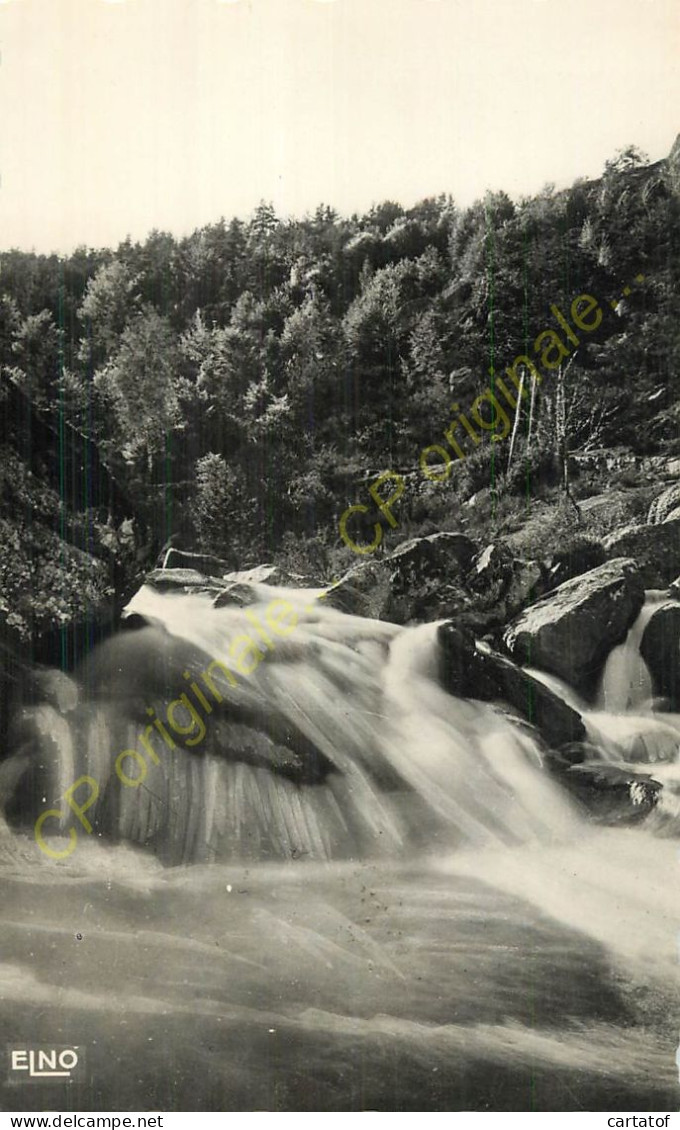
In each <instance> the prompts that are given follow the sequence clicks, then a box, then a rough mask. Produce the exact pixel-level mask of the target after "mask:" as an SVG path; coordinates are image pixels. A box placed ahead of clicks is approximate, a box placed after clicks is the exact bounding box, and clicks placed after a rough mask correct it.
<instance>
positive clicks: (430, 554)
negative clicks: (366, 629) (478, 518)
mask: <svg viewBox="0 0 680 1130" xmlns="http://www.w3.org/2000/svg"><path fill="white" fill-rule="evenodd" d="M475 549H476V547H475V544H474V542H472V541H471V540H470V538H468V537H466V536H465V535H464V534H457V533H439V534H430V535H429V536H428V537H424V538H414V539H413V540H411V541H407V542H405V543H404V544H403V545H400V546H399V548H398V549H397V550H395V552H394V553H392V554H390V555H389V557H384V558H382V559H380V560H371V561H363V562H361V563H360V564H359V565H355V566H354V567H353V568H352V569H350V570H349V571H348V572H347V573H346V574H345V576H344V577H342V579H341V580H340V581H338V582H337V584H335V585H332V586H331V588H330V589H329V590H328V594H327V596H326V603H327V604H328V605H329V606H330V607H331V608H337V609H339V610H340V611H342V612H350V613H353V614H354V615H357V616H369V617H373V618H374V619H377V620H391V621H392V622H393V623H395V624H408V623H412V622H416V621H418V620H428V619H429V620H436V619H439V618H441V617H442V616H446V615H450V614H451V613H452V612H453V611H458V612H469V611H473V610H474V608H475V601H474V599H473V598H472V597H471V596H470V595H469V594H468V593H467V592H466V591H465V587H464V578H465V575H466V572H467V570H468V568H469V565H470V562H471V560H472V557H473V555H474V553H475Z"/></svg>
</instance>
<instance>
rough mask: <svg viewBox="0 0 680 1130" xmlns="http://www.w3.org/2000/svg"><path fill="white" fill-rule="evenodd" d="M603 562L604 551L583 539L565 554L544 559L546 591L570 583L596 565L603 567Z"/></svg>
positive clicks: (594, 543) (597, 543)
mask: <svg viewBox="0 0 680 1130" xmlns="http://www.w3.org/2000/svg"><path fill="white" fill-rule="evenodd" d="M605 560H606V556H605V551H604V548H603V546H602V545H601V544H600V543H599V542H592V541H586V540H585V539H584V540H583V541H579V542H576V543H575V545H573V546H572V547H571V549H569V550H567V551H566V552H564V553H554V554H552V555H551V556H550V557H548V558H546V561H545V565H546V568H547V570H548V576H547V579H546V586H547V589H555V588H558V587H559V585H563V584H564V582H565V581H570V580H571V579H572V578H573V577H580V576H582V575H583V573H588V572H590V570H591V569H596V568H597V566H598V565H603V564H604V562H605ZM547 589H546V591H547Z"/></svg>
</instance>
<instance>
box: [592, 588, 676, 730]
mask: <svg viewBox="0 0 680 1130" xmlns="http://www.w3.org/2000/svg"><path fill="white" fill-rule="evenodd" d="M667 599H668V594H667V593H664V592H657V591H656V590H650V591H649V592H647V594H646V598H645V603H644V605H643V607H642V609H641V610H640V613H639V615H638V617H637V620H636V621H635V623H634V624H633V625H632V626H631V628H630V629H629V631H628V635H627V636H626V639H625V640H624V642H623V643H621V644H619V645H618V646H617V647H615V648H613V649H612V651H611V652H610V653H609V656H608V658H607V662H606V664H605V667H604V670H603V672H602V677H601V679H600V685H599V688H598V692H597V699H596V701H597V708H598V710H606V711H607V712H609V713H611V714H623V713H625V712H626V711H633V710H634V709H635V708H636V707H640V706H644V705H645V704H647V703H649V701H650V699H651V698H652V680H651V676H650V674H649V671H648V669H647V664H646V663H645V661H644V659H643V658H642V656H641V655H640V643H641V642H642V637H643V635H644V632H645V628H646V627H647V624H648V623H649V621H650V619H651V617H652V615H653V613H654V610H655V608H656V606H657V605H658V604H660V603H661V602H662V601H663V600H667Z"/></svg>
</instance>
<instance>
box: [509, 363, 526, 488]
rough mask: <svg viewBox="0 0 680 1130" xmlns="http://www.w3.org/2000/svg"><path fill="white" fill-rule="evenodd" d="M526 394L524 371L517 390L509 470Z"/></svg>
mask: <svg viewBox="0 0 680 1130" xmlns="http://www.w3.org/2000/svg"><path fill="white" fill-rule="evenodd" d="M523 395H524V372H522V375H521V376H520V378H519V389H518V390H517V406H516V408H515V419H514V422H513V425H512V435H511V436H510V450H509V452H508V472H509V471H510V468H511V467H512V456H513V453H514V450H515V440H516V438H517V429H518V427H519V417H520V413H521V408H522V396H523Z"/></svg>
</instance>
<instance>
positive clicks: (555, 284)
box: [0, 142, 680, 628]
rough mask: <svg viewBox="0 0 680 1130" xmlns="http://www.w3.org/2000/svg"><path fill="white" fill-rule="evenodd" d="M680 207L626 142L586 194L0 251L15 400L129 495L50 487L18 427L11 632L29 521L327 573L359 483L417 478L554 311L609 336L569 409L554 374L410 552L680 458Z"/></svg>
mask: <svg viewBox="0 0 680 1130" xmlns="http://www.w3.org/2000/svg"><path fill="white" fill-rule="evenodd" d="M679 194H680V145H679V144H678V143H677V142H676V145H675V147H674V149H673V152H672V154H671V155H670V157H669V159H668V160H667V161H662V162H658V163H656V164H653V165H650V164H647V163H646V160H645V158H644V156H643V155H642V154H640V153H639V152H637V151H636V150H635V149H633V148H631V149H629V150H626V151H625V152H622V153H619V154H618V155H616V156H615V157H614V158H613V159H612V160H611V161H610V162H608V163H607V165H606V167H605V169H604V172H603V175H602V177H601V179H600V180H598V181H595V182H585V181H580V182H576V183H575V184H574V185H573V186H572V187H571V188H569V189H567V190H565V191H559V192H558V191H555V190H554V189H553V188H552V187H550V186H547V187H546V188H545V189H544V190H543V191H542V192H540V193H539V194H538V195H536V196H534V197H531V198H527V199H522V200H520V201H518V202H513V201H512V200H511V199H510V198H509V197H508V196H506V195H505V194H503V193H493V194H489V195H488V196H487V197H486V198H485V199H484V200H480V201H478V202H477V203H475V204H473V205H472V206H471V207H469V208H465V209H460V208H458V207H457V206H456V204H455V202H454V201H453V200H452V199H450V198H449V197H445V196H441V197H437V198H433V199H429V200H424V201H422V202H421V203H419V204H417V205H416V206H415V207H413V208H409V209H404V208H402V207H401V206H400V205H399V204H397V203H391V202H389V201H388V202H385V203H383V204H380V205H379V206H376V207H373V208H372V209H371V210H370V211H369V212H368V213H367V214H366V215H363V216H356V215H355V216H352V217H351V218H349V219H347V218H343V217H341V216H339V215H337V214H336V213H335V212H334V211H333V210H332V209H331V208H329V207H325V206H321V207H319V208H318V209H317V211H316V212H315V214H314V215H312V216H307V217H305V218H303V219H281V218H279V217H277V216H276V214H275V213H274V211H273V209H272V208H271V207H270V206H268V205H267V204H265V203H262V204H261V205H260V206H259V207H258V208H257V209H256V211H255V213H254V215H253V216H252V217H251V218H250V219H249V220H241V219H232V220H230V221H227V220H220V221H218V222H217V223H214V224H212V225H209V226H207V227H205V228H202V229H201V230H199V231H195V232H194V233H193V234H191V235H189V236H187V237H186V238H183V239H177V238H174V237H173V236H172V235H169V234H167V233H164V232H159V231H154V232H152V233H151V234H150V235H149V236H148V238H147V239H146V241H145V242H144V243H132V242H130V241H129V240H128V241H126V242H124V243H122V244H121V245H120V246H119V247H118V248H117V249H115V250H93V249H88V248H79V249H78V250H77V251H75V252H74V253H73V254H72V255H70V256H68V257H65V258H60V257H57V256H55V255H52V256H43V255H37V254H31V253H26V252H24V251H17V250H4V251H3V253H2V254H1V255H0V364H1V366H2V385H3V396H4V397H5V399H6V398H7V396H8V390H10V389H11V390H12V395H15V393H18V394H23V396H24V397H25V400H26V404H30V405H31V412H32V413H34V414H37V417H39V418H40V419H41V420H44V421H45V422H47V423H48V424H49V425H51V427H52V428H53V429H54V432H55V434H56V435H57V436H59V437H61V444H62V457H63V458H66V459H67V460H68V458H70V456H69V454H68V453H69V451H71V448H72V441H73V437H74V435H75V432H78V433H81V434H82V435H83V436H85V437H87V439H88V440H90V441H92V444H93V445H94V448H93V449H94V450H96V451H97V452H98V459H99V461H100V463H101V468H102V469H103V470H100V471H97V475H99V476H101V474H102V473H104V471H108V472H109V473H110V475H111V476H112V478H113V480H114V481H115V482H116V483H117V484H118V486H119V488H120V490H121V492H122V496H123V497H126V498H127V500H129V505H128V506H127V510H126V509H125V506H123V508H122V510H121V509H120V507H118V512H117V513H114V510H115V508H112V506H111V504H110V502H109V503H103V502H102V501H101V500H99V501H97V500H96V499H93V498H92V497H91V480H92V474H93V471H92V462H91V458H89V459H84V461H83V462H82V465H81V471H82V481H80V480H79V478H78V474H77V473H75V474H72V475H71V476H70V478H69V480H68V485H65V483H66V480H65V479H64V476H63V473H60V472H59V471H58V470H56V471H54V473H52V474H51V475H50V474H48V473H47V471H46V472H45V474H44V475H42V476H41V472H40V468H39V467H36V465H35V453H34V458H33V463H32V464H31V463H30V461H29V460H28V455H27V453H28V451H29V449H30V447H31V438H32V437H31V426H30V421H29V416H28V415H27V416H26V417H25V419H24V424H23V425H22V418H21V413H19V417H20V418H19V419H18V420H16V419H15V422H14V423H13V424H12V427H11V429H10V430H11V434H9V435H6V436H5V444H6V447H7V450H6V452H5V459H4V461H3V479H4V486H3V511H2V515H1V519H2V522H3V527H4V533H5V536H4V539H3V540H4V545H3V551H2V561H1V562H0V564H1V565H2V570H3V578H4V582H5V583H4V591H5V604H6V607H5V612H6V613H10V614H12V613H13V614H14V617H15V621H16V624H17V627H19V628H21V627H22V624H21V617H22V610H21V608H20V607H19V604H20V600H19V597H20V594H21V590H22V586H23V587H24V588H25V584H26V578H25V577H23V574H22V568H23V567H20V565H19V564H17V563H18V562H19V561H20V559H21V557H22V554H23V553H25V550H23V551H22V549H21V548H20V545H19V542H20V540H21V538H20V536H19V535H21V534H22V531H23V534H24V535H25V536H28V531H29V529H32V530H33V533H32V535H31V536H32V537H33V538H34V540H35V536H36V535H35V523H36V522H38V523H40V522H42V523H43V527H42V528H44V529H45V530H46V531H48V530H51V531H52V533H53V535H54V536H55V537H56V538H58V539H61V544H62V545H63V543H64V541H65V542H67V543H68V544H69V545H70V546H71V547H75V548H76V550H79V551H82V552H83V553H94V555H95V557H99V558H102V559H103V558H104V557H105V556H106V553H107V552H108V553H109V554H110V555H112V556H113V558H114V559H115V560H117V561H118V562H119V563H120V561H121V560H123V559H124V557H125V552H129V553H130V552H132V551H131V550H130V547H129V545H128V547H127V549H126V543H125V538H126V534H127V536H128V542H129V541H130V528H131V527H130V519H131V518H134V522H135V523H136V526H135V530H136V533H135V537H136V539H137V550H136V552H137V553H138V552H139V544H140V543H142V542H144V543H145V544H148V547H149V549H150V551H151V552H154V550H155V551H157V550H158V548H159V547H160V545H161V544H162V543H163V542H164V541H165V540H166V539H167V538H168V537H169V536H170V535H175V536H176V537H178V538H179V540H180V542H181V543H183V544H184V545H186V546H187V547H189V546H191V547H192V548H195V549H198V550H203V551H208V552H213V553H216V554H218V555H220V556H223V557H226V558H227V559H228V560H229V561H230V562H233V564H234V565H236V564H239V565H243V564H249V563H254V562H257V561H261V560H263V559H268V558H271V557H272V556H276V555H277V553H280V552H282V551H283V552H284V556H285V553H288V554H289V556H290V555H291V554H293V550H294V545H299V544H303V542H304V545H306V546H307V547H308V548H309V552H310V554H312V555H313V553H314V552H316V553H318V554H320V555H321V556H322V557H323V556H324V555H325V557H327V556H328V553H329V552H336V551H337V547H338V546H340V541H339V538H338V527H337V520H338V516H339V514H340V513H341V512H342V511H343V510H344V509H345V507H346V506H348V505H349V504H350V503H352V502H354V501H355V500H356V497H357V493H358V492H359V491H360V489H361V484H362V483H364V482H365V481H366V480H367V478H369V477H370V476H371V475H377V474H379V473H380V472H381V471H383V470H386V469H390V468H391V469H394V470H399V471H401V472H402V473H404V472H407V471H411V470H412V471H416V470H417V469H418V459H419V453H420V451H421V449H422V448H423V447H424V446H427V445H429V444H435V443H441V442H442V440H441V436H442V433H443V431H444V430H445V428H446V427H447V425H448V424H449V423H450V421H451V416H452V409H451V405H452V404H454V403H455V404H458V405H459V406H460V411H464V410H465V407H466V406H467V405H470V404H471V403H472V402H473V401H474V399H475V397H477V396H479V395H480V394H482V393H483V391H484V389H485V388H488V386H489V382H490V375H489V374H490V370H491V368H493V369H494V371H495V372H497V373H502V372H503V371H504V369H505V367H506V366H509V365H510V364H511V362H512V360H513V358H515V357H516V356H517V355H519V354H525V353H527V350H529V349H530V348H531V345H532V343H533V341H534V339H535V338H536V335H537V334H538V333H539V332H540V331H541V330H542V329H544V328H545V327H547V326H551V325H552V326H555V328H559V327H556V323H555V321H554V317H553V316H552V315H551V311H550V307H551V305H556V306H557V307H558V308H559V309H560V310H563V311H564V312H565V313H567V312H568V310H569V308H570V305H571V303H572V300H573V299H574V298H575V297H576V296H578V295H581V294H588V295H592V296H594V297H595V298H597V300H598V301H599V302H600V303H601V305H602V309H603V311H604V317H603V320H602V324H601V325H600V326H599V327H598V329H597V331H596V332H593V333H591V334H589V335H588V337H587V339H586V340H583V341H582V342H581V344H580V345H579V348H578V350H577V351H576V353H575V355H574V356H571V353H570V359H569V364H568V366H567V365H566V364H565V366H564V371H562V370H560V373H559V381H560V382H561V384H562V389H561V399H560V397H559V396H558V395H557V392H558V380H557V377H556V378H555V379H554V380H550V379H544V380H543V383H542V386H541V388H540V391H539V392H538V395H536V396H535V398H534V397H532V405H531V410H530V411H529V408H528V406H527V405H526V404H523V405H522V407H523V411H522V413H521V415H520V417H519V419H517V421H515V420H514V419H513V420H512V421H511V422H512V424H513V430H514V433H515V434H514V437H513V442H512V461H511V462H510V444H509V443H504V444H499V443H498V442H494V438H493V435H492V433H491V431H490V430H486V431H484V432H483V434H482V435H481V441H480V442H479V443H475V447H474V451H472V452H471V453H470V454H469V457H468V458H467V459H466V460H465V462H460V464H459V465H457V466H456V469H455V474H454V475H452V477H451V479H450V481H449V482H447V484H446V486H445V487H440V488H439V493H438V494H437V498H436V500H435V501H434V502H433V503H432V505H431V506H430V505H426V504H423V506H422V513H421V512H419V511H418V509H417V507H416V508H415V509H414V507H413V505H411V510H410V511H409V512H408V515H407V513H406V511H405V512H404V518H405V524H404V527H403V532H404V536H405V534H406V532H407V530H408V529H414V528H417V526H418V523H419V522H421V521H422V522H429V523H430V525H431V524H432V521H433V516H434V519H436V518H437V515H439V516H442V515H445V514H446V513H450V512H451V510H452V508H453V507H454V505H459V504H460V502H461V501H462V500H464V499H466V498H469V497H470V496H471V495H472V494H474V493H475V492H476V491H479V490H480V489H482V488H484V487H489V486H493V489H494V491H495V492H496V494H497V495H499V496H500V495H502V496H503V497H508V496H509V495H513V494H514V495H517V496H522V497H523V496H526V494H527V492H529V494H532V493H533V494H536V495H537V494H539V493H540V491H541V490H543V489H550V488H556V489H558V488H559V485H560V476H561V474H562V471H561V469H560V467H561V464H560V458H561V454H563V452H562V448H561V445H562V447H564V449H565V450H566V451H567V453H568V454H569V453H573V452H578V451H580V452H584V451H588V450H594V449H598V448H607V447H612V446H616V447H621V446H625V447H627V448H629V449H630V450H631V451H632V452H634V453H636V454H638V455H643V454H650V453H652V454H653V453H667V454H672V453H675V452H678V453H680V435H679V432H678V423H679V421H680V390H679V389H678V386H677V380H676V377H677V373H678V371H679V370H680V333H679V331H678V326H679V325H680V292H679V289H678V274H679V273H680V259H679V254H678V253H679V250H680V195H679ZM640 276H643V279H644V281H641V282H638V281H635V280H636V279H638V278H639V277H640ZM626 287H629V288H630V294H629V295H626V296H624V288H626ZM612 303H613V304H614V305H612ZM15 417H16V413H15ZM515 423H516V426H514V425H515ZM74 429H75V432H74ZM529 433H530V434H529ZM69 437H70V438H69ZM64 453H65V454H64ZM88 484H89V485H88ZM22 492H23V494H22ZM18 497H19V499H20V501H19V503H18V502H17V498H18ZM454 499H455V503H454ZM22 507H23V510H22ZM74 513H77V514H80V519H79V522H80V524H78V522H76V523H75V526H74V525H73V514H74ZM22 514H23V517H22V516H21V515H22ZM407 517H408V522H406V518H407ZM126 521H127V522H128V525H127V526H125V522H126ZM69 523H70V525H69ZM76 527H77V528H76ZM69 531H70V532H69ZM145 531H147V532H145ZM303 548H304V546H303ZM41 552H42V553H43V556H44V557H48V558H49V557H50V555H52V556H54V557H55V558H57V557H58V556H59V553H55V552H54V544H52V543H51V548H50V545H48V543H47V542H45V545H43V546H42V549H41ZM60 552H62V551H60ZM343 552H347V554H348V556H351V555H349V552H348V551H344V550H343ZM62 556H63V552H62ZM76 564H77V563H76ZM74 569H75V572H74ZM62 572H63V570H62ZM66 572H67V573H69V575H70V576H71V577H75V578H76V581H75V582H74V583H76V584H77V576H78V574H77V568H76V567H75V565H73V563H68V562H67V564H66ZM55 576H56V574H55ZM88 577H89V580H88V583H90V584H91V583H92V576H91V574H88ZM62 579H63V578H62ZM60 585H61V582H60V581H58V580H57V581H56V587H57V588H59V586H60ZM47 587H49V586H47ZM104 587H105V586H104ZM7 593H9V594H10V599H9V600H8V599H7ZM13 593H14V594H15V596H14V597H13V596H12V594H13ZM17 601H19V604H17ZM17 617H18V619H17Z"/></svg>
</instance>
